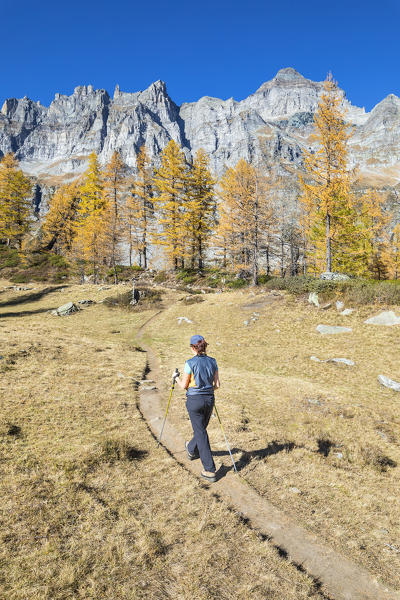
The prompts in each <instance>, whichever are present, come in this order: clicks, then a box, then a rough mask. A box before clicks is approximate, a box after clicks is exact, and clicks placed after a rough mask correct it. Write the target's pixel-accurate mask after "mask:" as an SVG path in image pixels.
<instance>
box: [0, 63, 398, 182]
mask: <svg viewBox="0 0 400 600" xmlns="http://www.w3.org/2000/svg"><path fill="white" fill-rule="evenodd" d="M322 88H323V82H315V81H312V80H310V79H306V78H305V77H303V76H302V75H301V74H300V73H298V72H297V71H295V70H294V69H292V68H286V69H281V70H280V71H278V73H277V74H276V75H275V77H274V78H273V79H272V80H270V81H267V82H266V83H264V84H262V85H261V86H260V87H259V88H258V90H256V92H254V94H251V95H250V96H249V97H248V98H245V99H244V100H242V101H235V100H234V99H233V98H230V99H228V100H220V99H218V98H211V97H207V96H206V97H203V98H200V100H198V101H197V102H191V103H184V104H182V105H181V106H180V107H179V106H177V105H176V104H175V103H174V102H173V100H172V99H171V98H170V97H169V95H168V93H167V89H166V85H165V83H164V82H162V81H156V82H155V83H153V84H151V85H150V86H149V87H148V88H147V89H146V90H144V91H142V92H135V93H127V92H121V91H120V90H119V87H118V86H117V87H116V89H115V92H114V96H113V98H111V97H110V96H109V94H108V93H107V91H105V90H95V89H93V87H92V86H91V85H89V86H80V87H77V88H75V90H74V92H73V94H72V95H71V96H66V95H61V94H56V96H55V99H54V100H53V102H52V103H51V104H50V106H49V107H45V106H43V105H41V104H40V102H34V101H32V100H30V99H29V98H26V97H25V98H22V99H20V100H17V99H14V98H13V99H8V100H6V101H5V102H4V105H3V107H2V109H1V112H0V154H5V153H6V152H10V151H12V152H15V154H16V156H17V158H18V159H19V160H20V162H21V166H22V168H23V170H24V171H25V172H26V173H29V174H31V175H34V176H37V177H38V179H39V181H42V182H44V183H51V182H52V183H54V182H58V181H62V180H67V179H68V178H72V177H75V176H76V175H78V174H79V173H81V172H82V171H83V170H84V169H85V167H86V162H87V156H88V154H89V153H90V152H91V151H93V150H94V151H96V152H97V154H98V155H99V158H100V161H101V162H102V163H105V162H106V161H107V160H109V158H110V157H111V155H112V152H113V151H114V150H118V151H119V152H120V153H121V155H122V157H123V159H124V160H125V162H126V163H127V164H128V165H129V166H130V167H131V168H132V169H134V168H135V165H136V154H137V152H138V150H139V148H140V146H141V145H142V144H146V146H147V148H148V151H149V153H150V155H151V156H152V157H154V158H155V159H156V160H157V158H158V157H159V154H160V152H161V150H162V149H163V147H164V146H165V145H166V144H167V143H168V141H169V140H170V139H171V138H172V139H174V140H175V141H176V142H178V143H179V144H180V145H181V146H182V147H183V149H184V151H185V153H186V155H187V157H188V159H190V156H191V155H193V154H194V153H195V151H196V150H197V149H198V148H200V147H203V148H204V149H205V150H206V151H207V152H208V154H209V155H210V159H211V167H212V169H213V170H214V172H215V173H216V174H218V175H221V173H222V172H223V170H224V169H225V167H226V166H232V165H234V164H235V163H236V162H237V161H238V160H239V159H240V158H245V159H246V160H248V161H250V162H252V163H253V164H256V165H265V164H269V165H271V164H272V165H274V164H275V165H276V164H281V165H283V166H285V165H287V166H288V167H291V168H292V169H293V170H296V168H297V167H299V166H300V165H301V162H302V154H303V149H304V148H309V147H310V145H311V144H312V141H311V140H310V137H311V134H312V131H313V115H314V112H315V110H316V107H317V105H318V101H319V97H320V94H321V91H322ZM343 105H344V108H345V109H346V119H347V120H348V121H349V122H350V123H352V124H353V125H354V135H353V137H352V139H351V152H350V158H351V161H352V164H353V165H358V167H359V170H360V173H361V174H362V175H363V176H364V177H365V179H366V180H371V181H372V180H373V181H379V182H381V183H382V184H385V183H386V184H388V185H395V184H397V183H398V182H399V180H400V99H399V98H398V97H397V96H394V95H389V96H388V97H387V98H385V99H384V100H382V102H380V103H379V104H377V105H376V106H375V107H374V108H373V109H372V110H371V112H369V113H367V112H365V110H364V109H363V108H359V107H357V106H353V105H352V104H351V103H350V102H349V101H348V100H347V99H346V97H345V95H344V94H343Z"/></svg>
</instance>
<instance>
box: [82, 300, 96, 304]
mask: <svg viewBox="0 0 400 600" xmlns="http://www.w3.org/2000/svg"><path fill="white" fill-rule="evenodd" d="M78 304H96V302H95V301H94V300H78Z"/></svg>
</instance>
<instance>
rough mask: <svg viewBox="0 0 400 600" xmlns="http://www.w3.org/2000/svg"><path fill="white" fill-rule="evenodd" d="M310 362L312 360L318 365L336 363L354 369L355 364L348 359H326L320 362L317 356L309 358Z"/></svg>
mask: <svg viewBox="0 0 400 600" xmlns="http://www.w3.org/2000/svg"><path fill="white" fill-rule="evenodd" d="M310 360H313V361H314V362H319V363H330V362H332V363H337V364H343V365H347V366H348V367H354V365H355V362H354V361H352V360H350V359H349V358H326V359H325V360H322V359H321V358H318V357H317V356H310Z"/></svg>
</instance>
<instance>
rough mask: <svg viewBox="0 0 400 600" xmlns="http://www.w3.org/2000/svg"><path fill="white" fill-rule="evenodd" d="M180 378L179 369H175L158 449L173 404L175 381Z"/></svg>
mask: <svg viewBox="0 0 400 600" xmlns="http://www.w3.org/2000/svg"><path fill="white" fill-rule="evenodd" d="M177 377H179V371H178V367H176V368H175V371H174V374H173V375H172V387H171V392H170V394H169V398H168V404H167V410H166V411H165V415H164V421H163V424H162V427H161V431H160V437H159V438H158V444H157V448H158V447H159V445H160V442H161V436H162V434H163V431H164V426H165V421H166V420H167V414H168V409H169V405H170V404H171V398H172V392H173V391H174V387H175V380H176V378H177Z"/></svg>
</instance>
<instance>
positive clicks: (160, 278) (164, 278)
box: [154, 271, 167, 283]
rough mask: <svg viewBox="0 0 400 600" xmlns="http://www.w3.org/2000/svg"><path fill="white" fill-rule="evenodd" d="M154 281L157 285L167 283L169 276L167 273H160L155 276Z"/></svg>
mask: <svg viewBox="0 0 400 600" xmlns="http://www.w3.org/2000/svg"><path fill="white" fill-rule="evenodd" d="M154 281H155V282H156V283H164V282H165V281H167V274H166V272H165V271H159V272H158V273H157V275H155V277H154Z"/></svg>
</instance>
